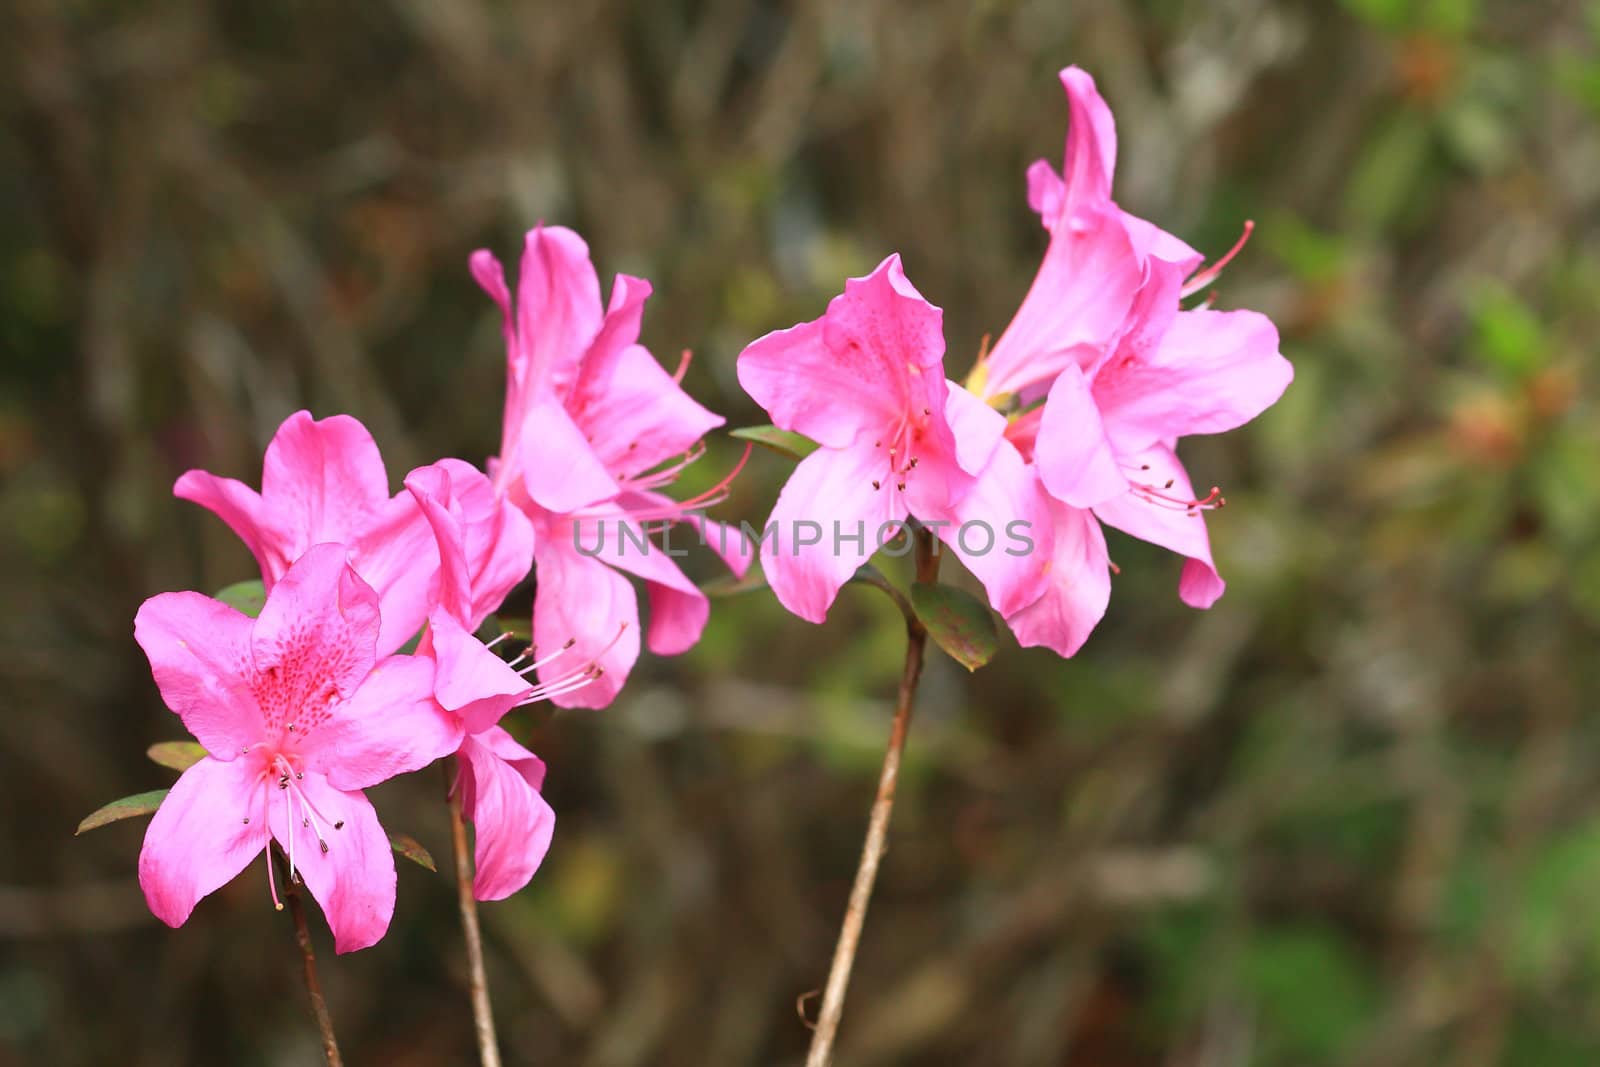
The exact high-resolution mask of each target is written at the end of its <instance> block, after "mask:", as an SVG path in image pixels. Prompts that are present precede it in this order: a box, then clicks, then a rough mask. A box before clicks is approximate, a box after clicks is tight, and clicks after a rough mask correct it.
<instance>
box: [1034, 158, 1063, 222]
mask: <svg viewBox="0 0 1600 1067" xmlns="http://www.w3.org/2000/svg"><path fill="white" fill-rule="evenodd" d="M1066 195H1067V184H1066V182H1064V181H1062V180H1061V175H1059V174H1057V173H1056V169H1055V167H1053V166H1051V165H1050V162H1049V161H1048V160H1044V159H1036V160H1034V161H1033V163H1032V164H1030V165H1029V167H1028V206H1029V207H1031V208H1032V209H1033V210H1034V211H1035V212H1036V213H1037V214H1038V215H1039V221H1040V222H1043V223H1044V226H1045V229H1049V228H1050V224H1051V223H1052V222H1054V221H1055V219H1056V218H1057V216H1059V215H1060V214H1061V207H1062V205H1063V204H1064V203H1065V202H1066Z"/></svg>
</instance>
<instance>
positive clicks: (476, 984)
mask: <svg viewBox="0 0 1600 1067" xmlns="http://www.w3.org/2000/svg"><path fill="white" fill-rule="evenodd" d="M457 764H458V766H457V771H456V773H457V775H459V774H460V773H461V769H460V767H459V759H458V761H457ZM448 773H449V772H448V771H446V774H448ZM450 838H451V841H452V843H453V844H454V846H455V857H456V896H457V898H458V899H459V900H460V903H461V933H462V935H463V936H464V937H465V938H466V941H467V973H468V980H469V982H470V983H471V991H472V1025H473V1029H474V1030H475V1031H476V1033H477V1036H478V1058H479V1059H480V1060H481V1061H482V1063H483V1067H500V1043H499V1041H498V1040H497V1039H496V1038H495V1033H494V1009H493V1008H492V1007H491V1006H490V1004H489V975H488V972H487V971H485V970H484V966H483V932H482V931H481V930H480V929H479V927H478V901H477V898H476V897H474V896H473V895H472V856H471V854H470V853H469V852H468V850H467V827H466V823H465V822H463V821H462V818H461V790H460V789H459V788H456V787H455V786H452V787H451V789H450Z"/></svg>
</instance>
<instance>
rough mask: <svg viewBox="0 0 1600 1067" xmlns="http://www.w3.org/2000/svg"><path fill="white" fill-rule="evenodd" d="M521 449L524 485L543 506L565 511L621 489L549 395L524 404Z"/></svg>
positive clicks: (577, 428)
mask: <svg viewBox="0 0 1600 1067" xmlns="http://www.w3.org/2000/svg"><path fill="white" fill-rule="evenodd" d="M521 448H522V453H521V455H520V456H519V457H518V460H519V462H520V465H521V467H522V481H523V485H524V486H525V487H526V488H527V490H528V496H529V497H531V498H532V499H533V502H534V503H535V504H537V505H539V507H541V508H543V509H545V510H546V511H549V512H553V513H554V514H557V515H565V514H568V513H570V512H574V511H577V510H578V509H579V508H583V507H587V506H589V505H591V504H595V503H599V502H600V501H603V500H610V499H611V498H612V497H615V496H616V495H617V493H618V492H619V491H620V490H619V488H618V486H617V483H616V482H615V481H613V480H612V478H611V475H610V474H609V473H607V471H606V469H605V466H604V465H603V464H602V463H601V462H600V458H599V457H598V456H596V455H595V454H594V450H593V449H592V448H591V447H590V446H589V442H588V440H587V439H586V438H585V437H584V433H583V430H582V429H581V428H580V427H579V426H578V424H577V423H575V422H573V421H572V417H571V416H570V415H569V414H567V411H566V409H565V408H564V407H562V406H561V405H560V404H559V403H556V402H555V401H553V400H546V401H540V402H538V403H535V404H533V405H531V406H530V407H529V408H528V411H527V415H526V420H525V422H524V424H523V432H522V445H521Z"/></svg>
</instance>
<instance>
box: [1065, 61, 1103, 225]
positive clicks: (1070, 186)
mask: <svg viewBox="0 0 1600 1067" xmlns="http://www.w3.org/2000/svg"><path fill="white" fill-rule="evenodd" d="M1061 85H1062V88H1064V89H1066V91H1067V105H1068V108H1069V110H1070V112H1071V118H1070V120H1069V124H1068V126H1067V146H1066V152H1065V158H1064V160H1063V162H1062V167H1061V171H1062V178H1063V180H1064V190H1063V194H1064V195H1063V197H1062V201H1063V203H1062V206H1063V208H1065V209H1066V210H1072V209H1074V208H1077V207H1079V206H1082V205H1088V206H1092V207H1098V206H1101V205H1103V204H1105V203H1106V202H1107V201H1109V200H1110V199H1111V177H1112V173H1113V172H1114V171H1115V170H1116V166H1117V124H1116V121H1115V120H1114V119H1113V118H1112V117H1111V108H1110V107H1108V106H1107V105H1106V102H1105V100H1104V98H1102V97H1101V95H1100V91H1099V90H1098V89H1096V88H1095V84H1094V79H1093V78H1092V77H1090V76H1089V74H1088V73H1087V72H1085V71H1084V70H1082V69H1081V68H1079V67H1067V68H1066V69H1065V70H1063V71H1062V72H1061Z"/></svg>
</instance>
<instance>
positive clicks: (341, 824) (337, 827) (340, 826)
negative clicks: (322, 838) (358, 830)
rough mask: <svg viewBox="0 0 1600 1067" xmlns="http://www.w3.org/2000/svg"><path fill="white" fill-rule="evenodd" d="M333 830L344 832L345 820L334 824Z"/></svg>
mask: <svg viewBox="0 0 1600 1067" xmlns="http://www.w3.org/2000/svg"><path fill="white" fill-rule="evenodd" d="M333 828H334V829H335V830H343V829H344V820H343V819H340V820H339V821H338V822H336V823H334V824H333Z"/></svg>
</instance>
